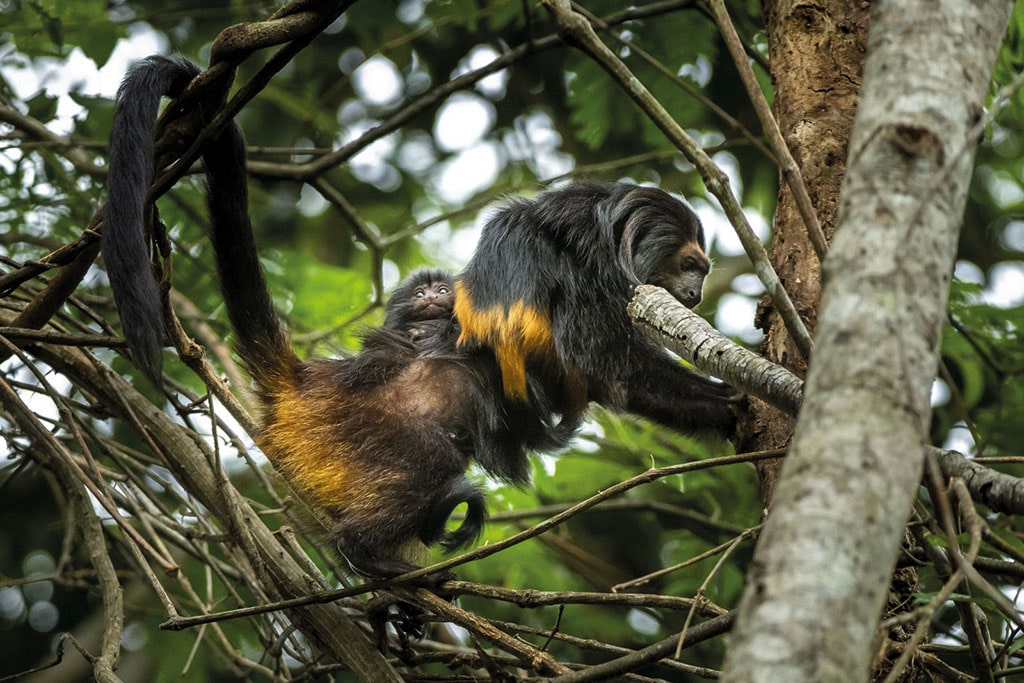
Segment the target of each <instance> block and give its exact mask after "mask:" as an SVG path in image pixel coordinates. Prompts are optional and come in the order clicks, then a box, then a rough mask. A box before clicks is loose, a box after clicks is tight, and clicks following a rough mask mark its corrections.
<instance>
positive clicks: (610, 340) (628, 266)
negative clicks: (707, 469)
mask: <svg viewBox="0 0 1024 683" xmlns="http://www.w3.org/2000/svg"><path fill="white" fill-rule="evenodd" d="M705 249H706V247H705V241H704V231H703V228H702V226H701V224H700V221H699V220H698V219H697V216H696V214H694V212H693V211H692V210H691V209H690V208H689V207H688V206H687V205H686V204H684V203H683V202H681V201H679V200H678V199H675V198H674V197H672V196H671V195H669V194H668V193H666V192H663V191H661V190H658V189H655V188H651V187H638V186H635V185H628V184H622V183H618V184H610V185H603V184H595V183H578V184H575V185H571V186H569V187H567V188H564V189H560V190H554V191H550V192H547V193H545V194H542V195H540V197H539V198H537V199H536V200H534V201H529V200H522V199H520V200H516V201H513V202H512V203H511V204H509V205H508V206H506V207H505V208H503V209H501V210H500V211H498V212H497V213H496V214H495V215H494V216H493V217H492V218H491V219H490V220H489V221H488V222H487V223H486V224H485V225H484V229H483V233H482V235H481V237H480V242H479V243H478V244H477V248H476V251H475V253H474V254H473V257H472V259H471V260H470V262H469V265H468V266H467V267H466V269H465V270H464V271H463V272H462V273H461V274H460V275H459V277H458V280H457V282H456V286H455V314H456V316H457V317H458V320H459V324H460V325H461V334H460V337H459V344H460V346H461V347H462V348H466V349H473V348H487V349H490V350H491V351H492V352H493V353H494V355H495V358H496V359H497V362H498V364H499V366H500V368H501V377H502V385H503V391H504V393H505V395H506V397H508V398H509V399H510V400H512V401H513V402H515V403H519V404H526V405H529V406H532V407H533V408H534V409H535V410H537V411H538V412H541V413H543V412H545V411H551V410H554V411H555V412H556V413H558V414H560V415H561V416H562V420H563V421H568V422H569V423H572V422H574V421H578V420H579V416H580V414H581V413H582V412H583V411H584V410H585V408H586V405H587V403H588V402H589V401H595V402H597V403H600V404H601V405H604V406H606V407H608V408H610V409H612V410H616V411H625V412H630V413H635V414H637V415H640V416H643V417H646V418H649V419H651V420H654V421H655V422H658V423H660V424H663V425H666V426H668V427H671V428H673V429H675V430H678V431H681V432H684V433H693V432H709V431H710V432H714V433H717V434H720V435H728V434H729V433H730V432H731V430H732V429H733V427H734V424H735V416H734V414H733V410H732V407H731V405H730V403H731V402H733V401H735V400H736V399H737V398H738V394H737V392H736V391H735V390H734V389H732V388H731V387H729V386H726V385H724V384H721V383H717V382H712V381H709V380H707V379H704V378H703V377H700V376H698V375H696V374H694V373H693V372H690V371H689V370H687V369H686V368H685V367H683V365H681V364H680V363H679V362H678V361H677V360H675V359H673V358H672V357H671V356H670V355H669V354H668V352H667V351H666V350H665V349H664V348H662V347H660V346H659V345H657V344H655V343H654V342H652V341H650V340H648V339H647V338H646V337H644V336H642V335H641V334H640V333H639V332H637V331H636V330H635V329H634V328H633V326H632V324H631V322H630V320H629V316H628V314H627V313H626V304H627V303H628V302H629V299H630V297H631V296H632V292H633V288H634V286H636V285H637V284H640V283H645V284H654V285H660V286H661V287H664V288H665V289H667V290H668V291H669V292H670V293H671V294H672V295H673V296H674V297H675V298H676V299H678V300H679V301H680V302H681V303H683V304H684V305H685V306H687V307H691V308H692V307H693V306H696V305H697V304H698V303H700V300H701V291H702V287H703V283H704V277H705V276H706V275H707V274H708V271H709V270H710V262H709V261H708V257H707V256H706V254H705Z"/></svg>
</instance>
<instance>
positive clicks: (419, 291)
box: [412, 287, 427, 299]
mask: <svg viewBox="0 0 1024 683" xmlns="http://www.w3.org/2000/svg"><path fill="white" fill-rule="evenodd" d="M412 295H413V297H415V298H417V299H422V298H423V297H425V296H426V295H427V293H426V292H424V291H423V288H422V287H417V288H416V291H415V292H413V293H412Z"/></svg>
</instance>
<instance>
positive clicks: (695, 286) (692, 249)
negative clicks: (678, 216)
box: [648, 242, 711, 308]
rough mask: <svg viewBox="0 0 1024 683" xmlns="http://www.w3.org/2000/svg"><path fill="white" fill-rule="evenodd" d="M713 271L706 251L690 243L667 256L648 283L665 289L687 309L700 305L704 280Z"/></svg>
mask: <svg viewBox="0 0 1024 683" xmlns="http://www.w3.org/2000/svg"><path fill="white" fill-rule="evenodd" d="M710 270H711V262H710V261H709V260H708V257H707V256H706V255H705V254H704V251H703V250H702V249H701V248H700V247H699V246H698V245H697V244H695V243H693V242H689V243H687V244H684V245H683V246H682V247H680V248H679V249H677V250H675V251H671V252H669V253H667V254H665V258H664V259H663V261H662V263H661V264H660V267H659V268H657V269H656V270H655V272H654V277H652V278H651V279H650V280H648V282H649V283H650V284H652V285H658V286H659V287H664V288H665V289H667V290H668V291H669V293H670V294H671V295H672V296H674V297H675V298H676V299H678V300H679V302H680V303H681V304H683V305H684V306H686V307H687V308H693V307H694V306H696V305H697V304H699V303H700V300H701V296H702V293H703V288H704V278H705V277H707V274H708V272H709V271H710Z"/></svg>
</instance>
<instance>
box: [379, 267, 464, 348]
mask: <svg viewBox="0 0 1024 683" xmlns="http://www.w3.org/2000/svg"><path fill="white" fill-rule="evenodd" d="M454 310H455V277H454V276H453V275H452V274H451V273H449V272H447V271H444V270H439V269H435V268H421V269H420V270H417V271H415V272H413V273H412V274H411V275H409V276H408V277H406V278H405V280H403V281H402V282H401V283H400V284H399V285H398V287H397V288H396V289H395V291H394V293H392V295H391V298H390V299H389V300H388V304H387V310H386V312H385V315H384V325H383V327H384V329H386V330H392V331H394V332H399V333H403V334H407V335H408V337H409V340H410V341H411V342H413V343H414V344H416V343H418V342H421V341H424V340H426V339H427V338H429V337H433V336H434V335H436V334H437V333H438V332H442V331H449V332H450V331H451V329H450V324H451V322H452V315H453V312H454ZM455 331H456V332H457V330H455Z"/></svg>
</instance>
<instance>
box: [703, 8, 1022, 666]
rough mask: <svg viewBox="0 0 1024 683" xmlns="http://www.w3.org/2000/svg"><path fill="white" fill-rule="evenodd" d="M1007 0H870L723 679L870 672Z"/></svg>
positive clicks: (916, 469) (917, 466) (922, 435)
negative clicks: (810, 302)
mask: <svg viewBox="0 0 1024 683" xmlns="http://www.w3.org/2000/svg"><path fill="white" fill-rule="evenodd" d="M1012 5H1013V3H1012V2H1009V1H1008V0H987V1H985V0H904V1H903V2H899V3H894V2H884V3H876V4H874V5H873V6H872V8H873V10H874V12H873V14H872V18H871V22H872V24H871V31H870V39H869V45H868V59H867V62H866V64H865V70H864V87H863V89H862V91H861V100H860V104H859V109H858V112H857V118H856V122H855V125H854V130H853V135H852V137H851V142H850V155H849V163H848V173H847V177H846V180H845V182H844V184H843V188H842V193H841V195H840V196H841V205H840V209H839V218H838V220H837V229H836V234H835V239H834V241H833V244H832V248H831V251H830V252H829V255H828V258H827V259H826V262H825V275H826V278H825V281H826V286H825V289H824V292H823V296H822V307H821V312H820V317H819V321H818V328H817V337H816V346H815V356H814V359H813V361H812V363H811V367H810V368H809V371H808V374H807V384H806V390H805V391H806V394H805V397H804V402H803V406H802V408H801V414H800V421H799V423H798V425H797V429H796V433H795V435H794V438H793V445H792V448H791V450H790V454H789V456H788V458H787V461H786V463H785V465H784V467H783V472H782V478H781V479H780V481H779V486H778V489H777V491H776V495H775V500H774V502H773V505H772V512H771V514H770V515H769V517H768V521H767V522H766V524H765V527H764V531H763V532H762V535H761V538H760V541H759V543H758V547H757V551H756V553H755V557H754V564H753V567H752V570H751V572H750V574H749V575H748V579H747V585H746V588H745V590H744V594H743V599H742V601H741V603H740V615H739V618H738V620H737V624H736V629H735V630H734V633H733V640H732V644H731V645H732V649H731V651H730V653H729V656H728V659H727V661H726V668H725V673H724V676H723V680H728V681H768V680H771V681H788V682H791V683H800V682H801V681H808V682H809V681H815V682H817V681H840V680H843V681H846V680H866V679H867V677H868V670H869V664H870V662H871V654H872V640H873V638H874V636H875V634H876V628H877V620H878V615H879V612H880V611H881V608H882V605H883V603H884V601H885V596H886V589H887V586H888V579H889V576H890V574H891V572H892V569H893V566H894V565H895V561H896V556H897V552H898V549H899V545H900V541H901V539H902V535H903V525H904V522H905V521H906V518H907V515H908V513H909V511H910V507H911V502H912V500H913V495H914V492H915V491H916V489H917V485H918V481H919V478H920V473H921V463H922V453H923V444H924V443H925V442H926V439H927V426H928V419H929V415H930V412H931V410H930V404H929V397H930V390H931V384H932V379H933V377H934V375H935V370H936V366H937V354H938V344H939V337H940V331H941V328H942V324H943V321H944V317H945V309H946V297H947V289H948V285H949V279H950V277H951V273H952V269H953V261H954V258H955V255H956V245H957V238H958V235H959V230H960V224H961V221H962V215H963V210H964V204H965V201H966V197H967V190H968V186H969V182H970V177H971V167H972V164H973V158H974V154H973V152H974V150H975V148H976V145H977V142H978V136H977V134H976V131H975V130H974V125H975V123H976V122H977V121H978V120H979V119H980V117H981V115H982V111H983V104H984V98H985V93H986V92H987V88H988V84H989V79H990V74H991V70H992V66H993V64H994V62H995V57H996V52H997V50H998V47H999V45H1000V43H1001V42H1002V37H1003V32H1004V30H1005V27H1006V22H1007V19H1008V17H1009V12H1010V9H1011V7H1012Z"/></svg>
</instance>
